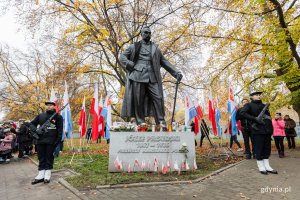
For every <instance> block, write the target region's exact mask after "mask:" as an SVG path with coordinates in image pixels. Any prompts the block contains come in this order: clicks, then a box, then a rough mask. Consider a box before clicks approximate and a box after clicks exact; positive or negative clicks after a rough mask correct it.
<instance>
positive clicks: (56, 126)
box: [31, 111, 63, 145]
mask: <svg viewBox="0 0 300 200" xmlns="http://www.w3.org/2000/svg"><path fill="white" fill-rule="evenodd" d="M54 112H55V111H53V112H44V113H41V114H39V115H38V116H36V117H35V118H34V119H33V120H32V121H31V124H32V125H33V126H34V128H37V126H38V125H40V126H41V125H43V124H44V123H45V122H46V121H47V120H48V119H49V118H50V117H51V116H52V115H53V114H54ZM62 133H63V118H62V116H61V115H59V114H57V115H56V116H55V117H54V119H52V121H51V125H50V127H48V132H47V133H45V134H42V135H39V139H38V140H37V141H36V143H37V144H53V145H57V144H58V143H59V142H60V141H61V138H62Z"/></svg>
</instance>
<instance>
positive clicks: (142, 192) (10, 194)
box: [0, 149, 300, 200]
mask: <svg viewBox="0 0 300 200" xmlns="http://www.w3.org/2000/svg"><path fill="white" fill-rule="evenodd" d="M286 154H287V156H286V157H285V158H283V159H280V158H278V156H277V155H276V154H275V153H273V154H272V156H271V159H270V160H271V161H270V162H271V165H272V166H273V168H275V169H277V170H278V171H279V174H278V175H272V174H270V175H267V176H264V175H261V174H260V173H258V172H257V167H256V161H255V160H246V161H243V162H242V163H241V164H239V165H236V166H234V167H232V168H230V169H228V170H225V171H223V172H221V173H220V174H218V175H215V176H212V177H210V178H208V179H205V180H203V181H202V182H199V183H195V184H183V185H161V186H148V187H135V188H119V189H98V190H89V191H80V193H81V194H84V195H85V196H86V197H88V198H89V199H92V200H96V199H101V200H114V199H116V200H120V199H122V200H134V199H139V200H148V199H149V200H153V199H156V200H169V199H170V200H177V199H182V200H189V199H208V200H219V199H220V200H222V199H230V200H234V199H254V200H260V199H261V200H268V199H272V200H273V199H275V200H276V199H291V200H296V199H299V197H300V173H299V170H300V168H299V167H300V150H299V149H298V150H293V151H287V152H286ZM36 171H37V167H36V165H34V164H33V163H32V162H31V161H30V160H28V159H24V160H21V161H17V160H16V159H13V160H12V162H11V163H9V164H1V165H0V199H1V200H27V199H30V200H38V199H49V200H50V199H51V200H58V199H63V200H66V199H72V200H78V199H79V198H78V197H77V196H75V195H74V194H73V193H71V192H70V191H69V190H67V189H66V188H65V187H63V186H62V185H61V184H59V183H58V179H59V178H60V177H65V176H68V175H70V174H66V172H64V171H61V172H56V173H53V177H52V181H51V183H50V184H48V185H44V184H43V183H42V184H37V185H34V186H33V185H31V183H30V182H31V179H32V178H33V177H34V176H35V175H36ZM266 188H274V191H272V192H270V191H265V190H266ZM286 188H287V189H286ZM280 189H283V190H285V189H286V190H287V191H286V193H285V192H284V191H280Z"/></svg>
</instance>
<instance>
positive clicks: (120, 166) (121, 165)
mask: <svg viewBox="0 0 300 200" xmlns="http://www.w3.org/2000/svg"><path fill="white" fill-rule="evenodd" d="M122 169H123V164H122V160H120V162H119V166H118V170H122Z"/></svg>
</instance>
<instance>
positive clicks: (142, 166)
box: [141, 160, 146, 171]
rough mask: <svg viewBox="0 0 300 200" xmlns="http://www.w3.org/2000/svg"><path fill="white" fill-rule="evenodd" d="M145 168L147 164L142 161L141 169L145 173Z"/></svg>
mask: <svg viewBox="0 0 300 200" xmlns="http://www.w3.org/2000/svg"><path fill="white" fill-rule="evenodd" d="M145 167H146V163H145V161H144V160H143V161H142V164H141V168H142V170H143V171H144V169H145Z"/></svg>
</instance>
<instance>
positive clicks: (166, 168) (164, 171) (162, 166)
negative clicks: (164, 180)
mask: <svg viewBox="0 0 300 200" xmlns="http://www.w3.org/2000/svg"><path fill="white" fill-rule="evenodd" d="M167 170H168V167H167V166H165V165H164V163H162V165H161V173H162V174H166V173H167Z"/></svg>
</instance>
